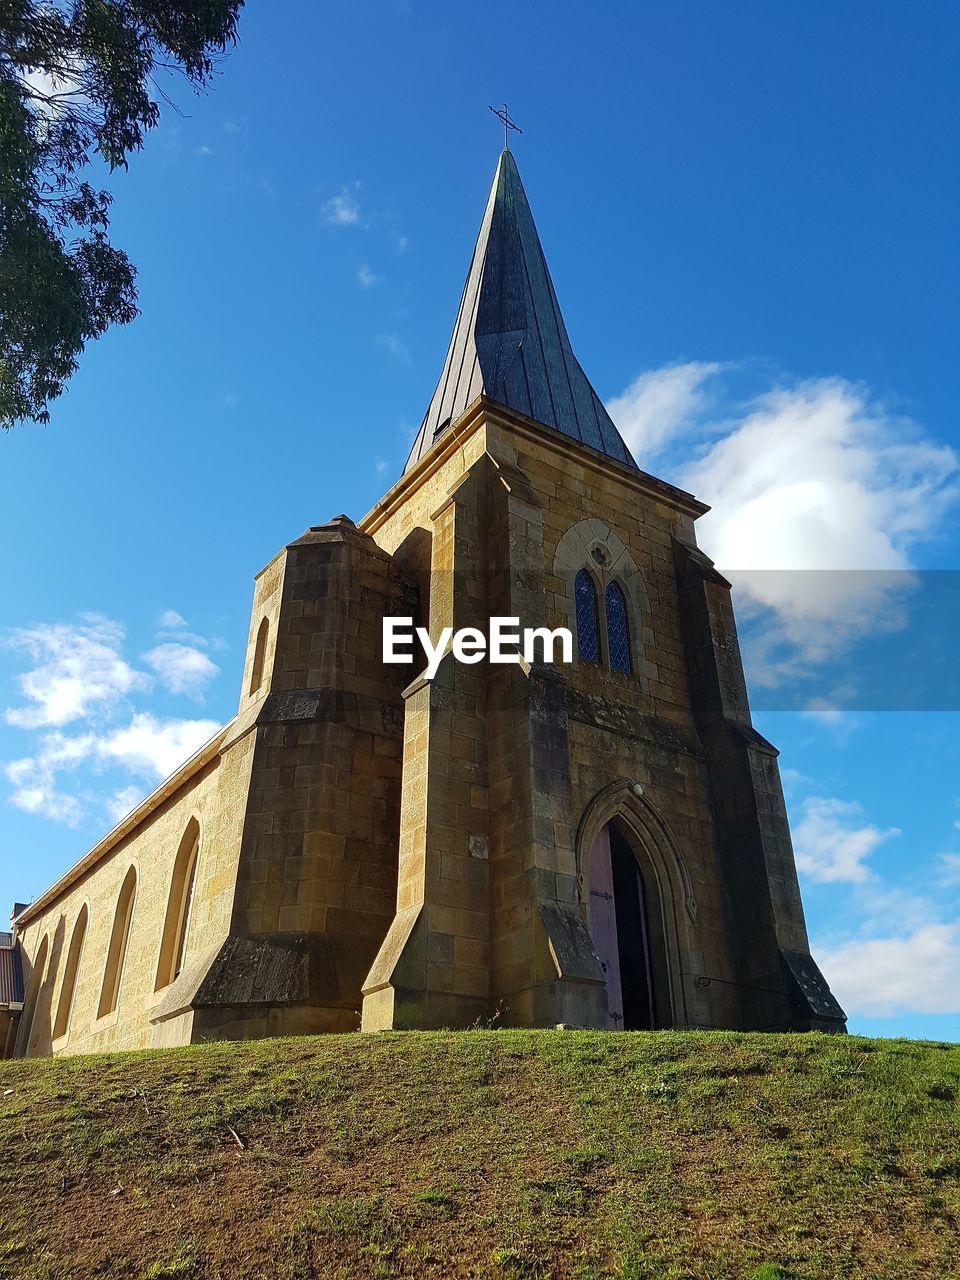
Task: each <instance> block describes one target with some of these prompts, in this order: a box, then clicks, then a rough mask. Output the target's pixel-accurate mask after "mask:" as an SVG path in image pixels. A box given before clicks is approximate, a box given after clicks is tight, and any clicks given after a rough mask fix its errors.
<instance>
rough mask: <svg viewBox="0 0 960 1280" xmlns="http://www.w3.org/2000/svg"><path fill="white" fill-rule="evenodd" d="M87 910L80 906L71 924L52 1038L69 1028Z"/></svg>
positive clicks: (85, 928)
mask: <svg viewBox="0 0 960 1280" xmlns="http://www.w3.org/2000/svg"><path fill="white" fill-rule="evenodd" d="M87 919H88V912H87V908H86V906H84V907H82V908H81V910H80V914H79V915H78V916H77V921H76V924H75V925H74V926H73V934H72V936H71V938H70V949H69V950H68V952H67V967H66V970H65V972H64V975H63V986H62V987H61V988H60V1002H59V1004H58V1005H57V1017H56V1020H55V1021H54V1024H53V1038H54V1040H58V1039H59V1038H60V1036H65V1035H66V1034H67V1032H68V1031H69V1029H70V1015H71V1014H72V1013H73V1002H74V1000H75V998H76V994H77V977H78V974H79V971H80V957H81V956H82V954H83V944H84V940H85V939H86V936H87Z"/></svg>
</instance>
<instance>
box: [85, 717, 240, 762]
mask: <svg viewBox="0 0 960 1280" xmlns="http://www.w3.org/2000/svg"><path fill="white" fill-rule="evenodd" d="M219 727H220V726H219V724H218V723H217V722H216V721H215V720H160V719H158V718H157V717H156V716H154V715H151V713H150V712H149V711H138V712H137V713H136V714H135V715H134V716H133V718H132V719H131V721H130V723H129V724H128V725H125V726H124V727H123V728H120V729H114V730H113V731H112V732H111V733H108V734H106V735H104V736H103V737H102V738H99V739H98V740H97V743H96V754H97V756H98V758H99V759H100V760H102V761H103V762H104V763H112V764H120V765H123V767H124V768H125V769H129V770H130V771H131V772H132V773H142V774H144V775H148V776H149V775H153V776H155V777H156V778H158V779H160V778H166V777H168V776H169V775H170V774H171V773H173V771H174V769H177V768H179V766H180V765H181V764H183V763H184V761H185V760H188V759H189V758H190V757H191V756H192V755H193V754H194V752H195V751H197V750H199V748H200V747H202V746H203V744H204V743H205V742H206V741H207V740H208V738H211V737H212V736H213V735H214V734H215V733H216V731H217V730H218V729H219Z"/></svg>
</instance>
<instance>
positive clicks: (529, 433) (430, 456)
mask: <svg viewBox="0 0 960 1280" xmlns="http://www.w3.org/2000/svg"><path fill="white" fill-rule="evenodd" d="M482 426H492V427H499V428H501V429H503V430H505V431H509V432H512V433H514V434H519V435H521V436H526V437H527V438H528V439H530V440H531V441H532V442H533V443H535V444H538V445H541V446H546V447H547V448H549V449H550V450H552V451H553V452H554V453H558V454H560V455H561V456H562V457H563V458H564V459H567V460H569V461H570V462H572V463H574V464H575V465H577V466H579V467H585V468H587V469H589V470H591V471H596V472H600V473H602V474H604V475H608V476H613V477H615V478H616V479H617V480H618V481H619V483H621V484H623V485H625V486H626V487H627V488H630V489H634V490H636V492H637V493H641V494H644V495H645V496H647V497H652V498H655V499H656V500H657V501H658V502H662V503H663V504H664V505H665V506H668V507H671V508H673V509H674V510H676V511H680V512H681V513H682V514H683V515H687V516H690V517H691V518H692V519H694V520H696V519H697V518H698V517H700V516H702V515H704V514H705V513H706V512H707V511H709V510H710V508H709V506H707V504H706V503H704V502H700V500H699V499H698V498H695V497H694V496H693V494H690V493H687V492H686V491H685V490H683V489H678V488H677V487H676V486H675V485H672V484H668V483H667V481H666V480H658V479H657V477H656V476H651V475H648V474H647V472H645V471H636V470H634V469H633V468H632V467H628V466H625V465H623V464H622V463H619V462H616V461H615V460H614V459H613V458H609V457H607V455H606V454H603V453H600V452H598V450H596V449H592V448H591V447H590V446H589V445H586V444H582V443H580V442H579V441H576V440H571V439H568V438H567V437H566V436H564V435H563V434H561V433H560V432H559V431H554V430H552V429H551V428H550V427H545V426H544V425H543V424H542V423H540V422H536V421H534V419H533V418H527V417H525V416H524V415H523V414H521V413H516V412H515V411H514V410H512V409H508V408H506V407H505V406H504V405H501V404H498V403H497V402H496V401H495V400H490V399H488V398H487V397H486V396H478V397H477V399H476V400H474V401H473V403H472V404H471V405H470V406H469V408H468V409H467V410H466V411H465V412H464V413H463V414H462V415H461V416H460V417H459V418H458V419H457V421H456V422H454V423H453V424H452V425H451V426H449V427H447V429H446V430H445V431H444V433H443V435H442V436H441V437H440V439H439V440H438V441H437V443H436V444H435V445H434V446H433V448H432V449H430V450H429V452H428V453H426V454H425V455H424V457H423V458H422V459H421V461H420V462H419V463H418V464H417V465H416V466H415V467H414V468H413V469H412V470H411V471H408V472H406V473H405V474H404V475H403V476H401V477H400V479H399V480H398V481H397V483H396V484H395V485H394V486H393V488H392V489H389V490H388V491H387V493H385V494H384V496H383V497H382V498H381V499H380V501H379V502H378V503H377V504H376V505H375V506H374V507H372V508H371V510H370V511H368V512H367V514H366V515H365V516H364V517H363V519H362V520H361V521H360V525H359V527H360V528H361V529H362V530H363V531H364V532H365V533H370V534H375V533H376V531H377V529H379V528H380V526H381V525H382V524H383V523H384V522H385V521H386V520H387V519H389V517H390V516H391V515H393V513H394V512H395V511H396V510H397V509H398V508H399V507H401V506H402V505H403V504H404V503H406V502H407V501H408V500H409V499H410V497H411V496H412V495H413V494H414V493H416V491H417V490H418V489H419V488H420V487H421V485H423V484H424V483H425V482H426V481H427V480H428V479H429V478H430V477H431V476H432V475H434V474H435V472H437V471H438V470H439V469H440V468H441V467H442V466H443V465H444V463H445V462H446V461H447V459H448V458H449V457H450V456H451V454H453V453H454V452H455V451H456V450H457V449H458V448H459V447H460V446H462V444H463V442H464V441H465V440H466V439H468V438H469V437H470V436H471V435H473V434H474V432H475V431H477V430H479V428H480V427H482Z"/></svg>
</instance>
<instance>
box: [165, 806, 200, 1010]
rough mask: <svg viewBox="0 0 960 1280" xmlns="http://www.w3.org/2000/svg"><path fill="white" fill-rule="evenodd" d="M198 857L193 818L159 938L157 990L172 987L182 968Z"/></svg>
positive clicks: (196, 826)
mask: <svg viewBox="0 0 960 1280" xmlns="http://www.w3.org/2000/svg"><path fill="white" fill-rule="evenodd" d="M199 857H200V824H199V822H197V820H196V818H191V819H190V821H189V822H188V823H187V829H186V831H185V832H184V833H183V838H182V840H181V841H180V848H179V849H178V850H177V856H176V859H175V860H174V864H173V875H172V876H171V878H170V895H169V897H168V898H167V913H166V915H165V916H164V920H163V934H162V935H161V939H160V960H159V963H158V964H157V981H156V984H155V990H157V991H159V990H160V989H161V988H162V987H166V986H169V985H170V983H171V982H173V980H174V978H176V977H179V975H180V970H181V969H182V968H183V961H184V957H185V956H186V954H187V939H188V936H189V933H190V916H191V912H192V908H193V896H194V889H195V886H196V883H197V863H198V861H199Z"/></svg>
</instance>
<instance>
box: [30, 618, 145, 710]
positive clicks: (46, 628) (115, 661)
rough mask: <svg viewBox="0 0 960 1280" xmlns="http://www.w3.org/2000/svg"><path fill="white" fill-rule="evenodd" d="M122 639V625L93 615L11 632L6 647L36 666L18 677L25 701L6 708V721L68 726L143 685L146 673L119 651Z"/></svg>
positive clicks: (116, 701) (112, 704)
mask: <svg viewBox="0 0 960 1280" xmlns="http://www.w3.org/2000/svg"><path fill="white" fill-rule="evenodd" d="M123 638H124V632H123V628H122V627H121V626H119V625H118V624H117V623H115V622H111V621H110V620H109V619H108V618H102V617H99V616H98V615H96V614H86V615H84V619H83V622H82V623H81V624H79V625H76V626H73V625H67V624H65V623H54V624H46V625H41V626H37V627H29V628H20V629H17V630H14V631H12V632H11V633H10V636H9V643H10V645H11V646H12V647H13V648H15V649H20V650H22V651H23V652H25V653H27V654H29V656H30V658H31V659H32V661H33V662H35V663H36V666H35V667H34V668H33V669H32V670H31V671H28V672H26V673H25V674H24V675H21V676H20V677H19V678H18V683H19V686H20V691H21V693H22V694H23V696H24V697H25V698H26V699H27V700H28V704H29V705H27V706H25V707H8V708H7V710H6V712H5V713H4V715H5V719H6V721H7V723H8V724H12V725H16V726H17V727H18V728H21V729H40V728H44V727H46V726H52V725H64V724H69V723H70V722H71V721H73V720H78V719H81V718H83V717H85V716H88V715H89V714H91V712H92V711H93V710H95V709H99V710H104V709H109V708H111V707H113V706H115V705H116V704H117V703H118V702H119V701H120V700H122V699H123V698H124V697H125V696H126V695H127V694H129V693H131V692H133V691H134V690H136V689H141V688H143V687H144V685H145V683H146V681H145V677H144V676H143V674H142V673H141V672H138V671H135V670H134V669H133V667H131V666H130V665H129V664H128V663H127V662H126V661H125V659H124V658H123V657H122V655H121V652H120V650H121V647H122V644H123Z"/></svg>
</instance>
